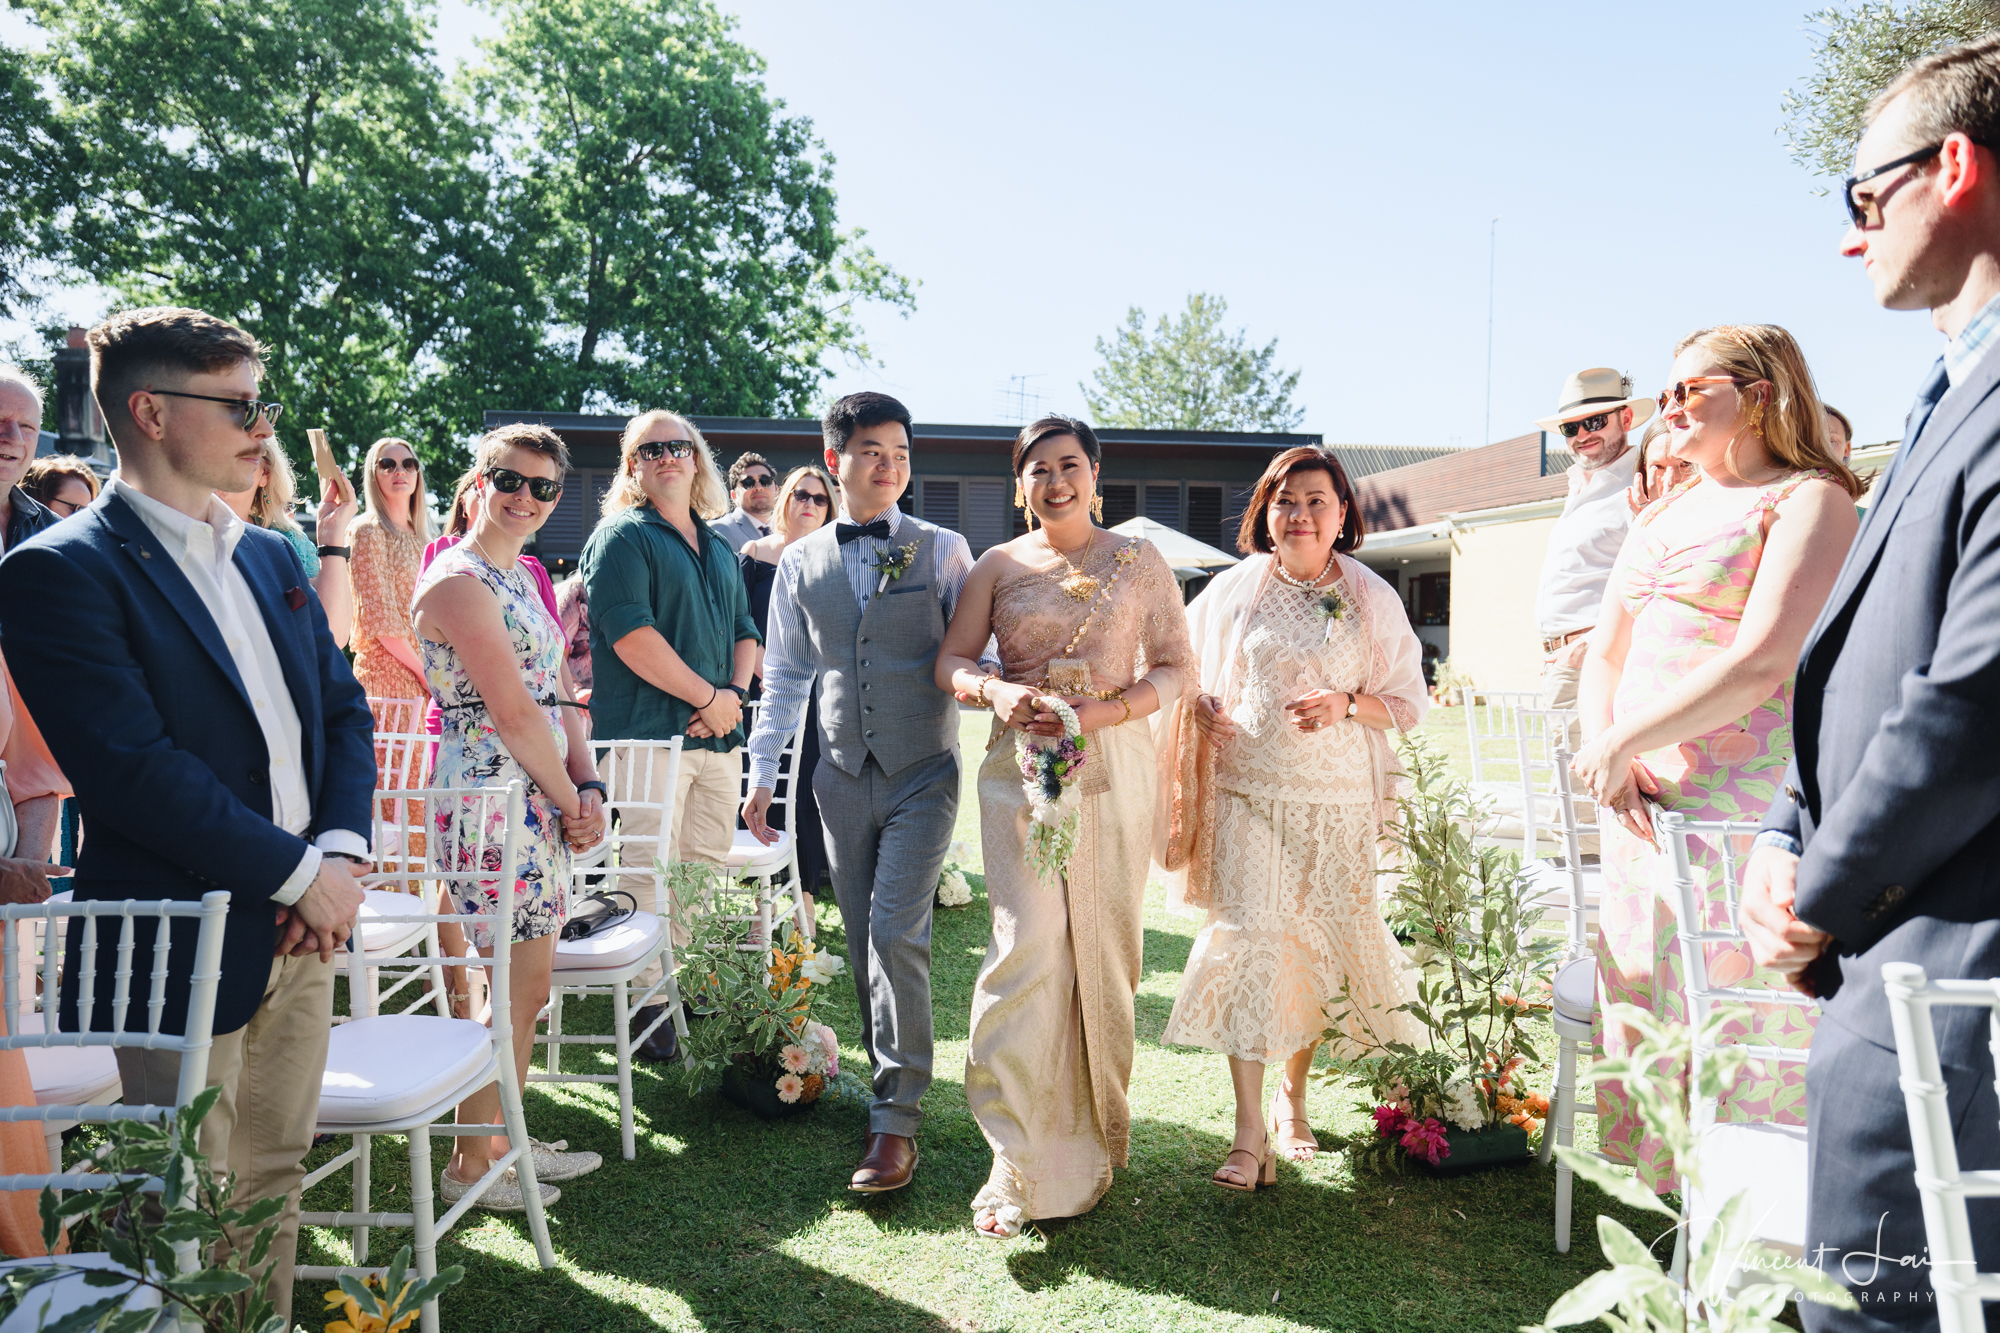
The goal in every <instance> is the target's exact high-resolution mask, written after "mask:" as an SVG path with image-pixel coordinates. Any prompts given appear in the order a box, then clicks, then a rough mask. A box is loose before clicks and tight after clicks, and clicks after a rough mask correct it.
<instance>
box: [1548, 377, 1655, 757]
mask: <svg viewBox="0 0 2000 1333" xmlns="http://www.w3.org/2000/svg"><path fill="white" fill-rule="evenodd" d="M1558 402H1560V403H1561V406H1559V407H1558V408H1556V410H1555V415H1553V416H1547V417H1543V418H1542V419H1541V420H1540V421H1537V422H1536V423H1535V424H1536V425H1537V426H1540V427H1541V428H1542V429H1543V430H1552V431H1558V432H1560V433H1561V435H1562V437H1563V442H1564V444H1565V445H1567V446H1568V448H1569V451H1570V452H1571V453H1573V454H1575V455H1576V462H1575V463H1574V464H1573V465H1572V466H1571V467H1570V469H1569V498H1568V499H1567V500H1565V501H1564V502H1563V511H1562V517H1561V518H1558V519H1557V520H1556V525H1555V528H1554V530H1553V531H1551V532H1550V533H1549V549H1548V554H1547V555H1546V556H1544V557H1543V559H1542V577H1541V582H1540V583H1539V584H1538V585H1537V587H1536V590H1535V628H1536V631H1537V633H1538V634H1539V635H1540V637H1541V642H1542V706H1543V707H1544V708H1574V707H1576V682H1577V675H1578V672H1579V671H1580V670H1581V668H1582V666H1583V654H1584V649H1585V647H1586V642H1585V641H1586V636H1588V635H1589V633H1590V630H1591V627H1592V626H1594V625H1595V624H1597V610H1598V607H1599V605H1601V604H1602V603H1603V601H1604V588H1605V585H1606V584H1608V583H1609V582H1610V581H1611V566H1612V565H1613V564H1615V563H1616V562H1617V560H1618V551H1619V549H1620V548H1621V547H1623V546H1624V545H1625V533H1626V530H1627V528H1628V527H1629V526H1630V524H1631V519H1632V513H1631V509H1630V507H1629V506H1628V505H1627V504H1626V503H1625V490H1626V487H1628V486H1629V485H1631V482H1632V473H1633V470H1634V466H1635V464H1636V463H1637V461H1638V455H1637V454H1636V453H1635V452H1634V451H1633V450H1632V448H1631V445H1630V442H1629V440H1628V439H1627V436H1628V434H1629V433H1630V432H1631V430H1632V429H1633V428H1634V427H1636V426H1641V425H1644V424H1645V422H1646V419H1647V418H1648V417H1650V416H1652V415H1653V400H1652V399H1650V398H1645V397H1637V398H1635V397H1633V396H1632V380H1631V377H1630V376H1627V375H1621V374H1619V373H1618V372H1617V371H1615V370H1611V369H1609V368H1607V367H1602V366H1600V367H1597V368H1594V369H1591V370H1579V371H1578V372H1577V373H1576V374H1574V375H1571V376H1570V377H1569V379H1568V381H1567V382H1566V383H1564V385H1563V390H1562V396H1561V398H1560V399H1558ZM1580 740H1581V730H1580V729H1579V728H1575V727H1573V728H1572V729H1571V734H1570V745H1571V747H1572V748H1574V747H1575V746H1576V745H1577V744H1578V742H1579V741H1580Z"/></svg>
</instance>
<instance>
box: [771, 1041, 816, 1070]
mask: <svg viewBox="0 0 2000 1333" xmlns="http://www.w3.org/2000/svg"><path fill="white" fill-rule="evenodd" d="M778 1059H779V1061H780V1062H781V1063H783V1065H784V1066H785V1068H787V1069H789V1070H791V1071H792V1072H793V1073H794V1074H803V1073H805V1072H806V1070H808V1069H810V1068H812V1056H810V1055H808V1054H806V1048H805V1047H803V1046H787V1047H785V1049H784V1050H782V1051H780V1052H778Z"/></svg>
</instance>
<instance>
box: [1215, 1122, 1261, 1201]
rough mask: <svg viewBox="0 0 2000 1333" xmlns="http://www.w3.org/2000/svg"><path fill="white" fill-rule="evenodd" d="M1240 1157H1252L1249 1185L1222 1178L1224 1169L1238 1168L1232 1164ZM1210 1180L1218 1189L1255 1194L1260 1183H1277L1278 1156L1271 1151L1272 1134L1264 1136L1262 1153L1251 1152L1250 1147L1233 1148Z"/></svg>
mask: <svg viewBox="0 0 2000 1333" xmlns="http://www.w3.org/2000/svg"><path fill="white" fill-rule="evenodd" d="M1238 1157H1248V1158H1249V1159H1250V1172H1249V1176H1248V1179H1249V1181H1250V1183H1249V1184H1247V1185H1239V1184H1237V1183H1236V1182H1235V1181H1233V1180H1224V1179H1223V1178H1222V1173H1223V1172H1224V1171H1233V1170H1237V1169H1238V1168H1237V1167H1235V1166H1233V1165H1232V1163H1234V1162H1235V1161H1236V1159H1237V1158H1238ZM1208 1180H1209V1183H1210V1184H1212V1185H1214V1186H1216V1187H1217V1188H1218V1189H1225V1190H1230V1191H1233V1192H1234V1193H1237V1194H1255V1193H1256V1192H1257V1187H1258V1186H1259V1185H1275V1184H1277V1183H1278V1157H1277V1154H1276V1153H1274V1152H1272V1151H1271V1136H1270V1135H1269V1134H1266V1135H1265V1136H1264V1151H1263V1152H1262V1153H1261V1154H1259V1153H1254V1152H1251V1151H1250V1150H1249V1149H1248V1148H1231V1149H1230V1150H1229V1156H1227V1157H1225V1158H1223V1159H1222V1165H1221V1166H1219V1167H1217V1168H1216V1170H1215V1174H1214V1175H1211V1176H1210V1177H1209V1178H1208Z"/></svg>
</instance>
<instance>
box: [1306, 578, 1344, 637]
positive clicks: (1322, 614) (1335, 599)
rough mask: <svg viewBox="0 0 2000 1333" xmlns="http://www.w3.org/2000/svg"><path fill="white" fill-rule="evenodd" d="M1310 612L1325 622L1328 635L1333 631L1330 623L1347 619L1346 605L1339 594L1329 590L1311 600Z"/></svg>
mask: <svg viewBox="0 0 2000 1333" xmlns="http://www.w3.org/2000/svg"><path fill="white" fill-rule="evenodd" d="M1312 610H1313V614H1314V615H1316V616H1318V617H1319V618H1320V619H1321V620H1324V621H1326V622H1327V627H1326V628H1327V631H1328V633H1331V632H1332V631H1333V623H1332V622H1334V621H1336V620H1345V619H1347V603H1346V602H1344V601H1342V600H1341V596H1340V594H1339V593H1337V592H1335V591H1334V590H1333V589H1331V588H1327V589H1325V590H1324V591H1322V592H1321V593H1320V595H1319V596H1318V597H1316V598H1314V599H1313V608H1312Z"/></svg>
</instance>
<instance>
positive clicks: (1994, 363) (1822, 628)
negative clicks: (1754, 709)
mask: <svg viewBox="0 0 2000 1333" xmlns="http://www.w3.org/2000/svg"><path fill="white" fill-rule="evenodd" d="M1996 387H2000V355H1996V354H1995V353H1991V352H1989V353H1988V354H1987V355H1986V357H1985V358H1984V359H1983V360H1981V361H1980V362H1979V364H1978V366H1977V367H1976V368H1975V369H1974V370H1973V372H1972V374H1971V376H1970V377H1968V378H1967V379H1966V381H1965V383H1964V384H1962V385H1958V386H1956V387H1954V388H1953V389H1952V391H1951V392H1949V393H1947V394H1946V395H1945V397H1944V399H1943V401H1941V402H1939V403H1938V405H1937V407H1936V408H1934V409H1933V410H1932V411H1931V414H1930V418H1929V420H1927V421H1926V422H1925V423H1924V425H1923V429H1922V432H1921V433H1920V434H1919V435H1918V436H1917V438H1916V439H1915V440H1914V441H1913V442H1911V444H1910V445H1909V448H1910V453H1909V456H1908V457H1906V458H1903V459H1901V460H1900V461H1899V462H1897V463H1896V465H1895V468H1896V474H1895V476H1893V477H1891V478H1890V480H1889V485H1888V487H1887V489H1886V490H1885V491H1884V492H1883V493H1882V494H1881V495H1878V496H1876V497H1875V500H1874V503H1872V504H1870V505H1869V506H1868V517H1867V519H1866V521H1864V522H1863V523H1862V525H1861V529H1860V531H1859V532H1857V533H1856V534H1855V537H1854V545H1853V546H1852V547H1850V548H1848V552H1847V559H1846V560H1845V561H1843V562H1842V564H1841V567H1840V577H1839V578H1838V579H1836V580H1835V581H1834V585H1833V592H1832V593H1831V594H1830V595H1829V596H1828V597H1827V599H1826V605H1825V606H1824V607H1822V608H1820V613H1819V619H1818V620H1817V621H1815V622H1814V624H1813V627H1812V632H1811V633H1810V634H1808V635H1807V636H1806V644H1805V649H1804V651H1803V652H1802V653H1801V654H1800V661H1801V662H1802V663H1803V662H1804V661H1805V659H1806V658H1809V657H1811V656H1812V652H1813V649H1814V648H1815V647H1816V646H1818V644H1819V640H1820V636H1821V635H1822V634H1823V633H1825V632H1826V629H1827V627H1828V626H1830V625H1832V624H1833V623H1834V622H1835V621H1836V620H1837V619H1839V618H1840V617H1841V616H1842V615H1843V614H1844V613H1845V611H1846V610H1847V607H1848V605H1849V603H1851V602H1852V601H1853V600H1854V599H1855V598H1856V597H1858V596H1859V595H1860V594H1861V591H1862V589H1863V588H1864V587H1865V586H1866V585H1867V582H1868V578H1869V575H1870V574H1872V573H1873V571H1874V569H1875V561H1876V558H1877V557H1878V556H1880V555H1881V553H1882V547H1883V545H1884V544H1885V543H1886V542H1887V541H1888V540H1889V534H1890V533H1891V532H1892V531H1894V530H1895V526H1896V515H1897V513H1898V512H1899V511H1900V510H1901V509H1902V507H1903V502H1904V501H1905V500H1907V499H1908V498H1909V496H1910V493H1911V492H1912V491H1913V490H1915V489H1916V485H1917V482H1918V481H1919V480H1921V479H1922V477H1923V475H1924V473H1925V472H1927V471H1929V470H1930V467H1931V464H1933V463H1934V462H1936V461H1937V460H1938V458H1939V457H1941V456H1942V455H1943V454H1944V452H1945V448H1946V446H1947V445H1948V444H1949V443H1950V442H1951V439H1952V437H1953V436H1954V435H1956V434H1957V433H1958V430H1959V428H1960V427H1961V426H1963V425H1964V424H1965V423H1966V421H1967V420H1968V419H1970V418H1971V416H1972V414H1973V413H1974V412H1975V411H1977V410H1978V409H1979V408H1980V406H1981V405H1982V404H1984V403H1985V402H1986V400H1987V399H1988V398H1990V397H1992V396H1993V391H1994V389H1995V388H1996Z"/></svg>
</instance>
